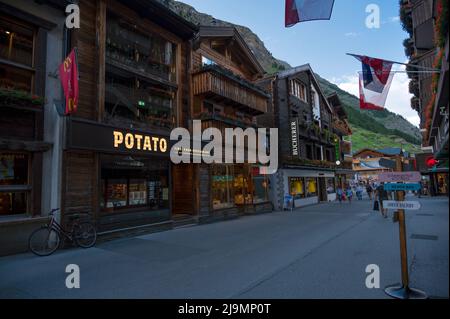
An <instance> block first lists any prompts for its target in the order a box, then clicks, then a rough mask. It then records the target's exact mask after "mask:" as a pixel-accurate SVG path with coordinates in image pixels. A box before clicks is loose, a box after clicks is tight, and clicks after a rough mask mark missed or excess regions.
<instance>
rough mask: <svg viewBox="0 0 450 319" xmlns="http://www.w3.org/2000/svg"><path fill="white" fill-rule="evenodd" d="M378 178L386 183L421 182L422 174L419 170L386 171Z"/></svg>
mask: <svg viewBox="0 0 450 319" xmlns="http://www.w3.org/2000/svg"><path fill="white" fill-rule="evenodd" d="M378 180H379V181H380V182H384V183H397V182H411V183H414V182H420V181H421V180H422V175H421V174H420V173H419V172H386V173H381V174H380V175H379V176H378Z"/></svg>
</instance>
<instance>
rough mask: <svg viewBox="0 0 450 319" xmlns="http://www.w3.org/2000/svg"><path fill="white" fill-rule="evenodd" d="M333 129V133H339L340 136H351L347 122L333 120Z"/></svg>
mask: <svg viewBox="0 0 450 319" xmlns="http://www.w3.org/2000/svg"><path fill="white" fill-rule="evenodd" d="M333 129H334V130H335V131H338V132H340V133H341V134H344V135H345V136H348V135H351V134H352V130H351V128H350V126H349V125H348V123H347V121H342V120H334V121H333Z"/></svg>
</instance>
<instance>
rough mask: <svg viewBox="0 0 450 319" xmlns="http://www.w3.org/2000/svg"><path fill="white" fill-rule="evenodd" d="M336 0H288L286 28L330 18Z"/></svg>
mask: <svg viewBox="0 0 450 319" xmlns="http://www.w3.org/2000/svg"><path fill="white" fill-rule="evenodd" d="M333 5H334V0H286V17H285V25H286V28H288V27H292V26H293V25H295V24H297V23H299V22H304V21H311V20H330V18H331V13H332V12H333Z"/></svg>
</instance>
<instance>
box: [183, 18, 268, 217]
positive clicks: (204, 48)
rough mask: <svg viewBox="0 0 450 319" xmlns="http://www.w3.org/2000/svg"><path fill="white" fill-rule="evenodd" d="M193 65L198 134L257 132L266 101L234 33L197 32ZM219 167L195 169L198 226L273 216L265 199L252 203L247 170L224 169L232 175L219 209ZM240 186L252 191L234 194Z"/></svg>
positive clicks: (257, 68) (255, 67) (253, 64)
mask: <svg viewBox="0 0 450 319" xmlns="http://www.w3.org/2000/svg"><path fill="white" fill-rule="evenodd" d="M191 64H192V72H191V88H192V94H191V105H192V107H191V114H192V119H195V120H201V121H202V129H206V128H209V127H214V128H218V129H219V130H220V131H221V132H222V133H224V132H225V129H226V128H233V129H234V128H236V127H240V128H242V129H246V128H247V127H254V128H256V127H258V122H257V117H258V116H260V115H262V114H265V113H267V111H268V103H269V99H270V95H269V94H268V93H267V92H266V91H264V90H263V89H261V88H260V87H259V86H257V85H256V84H255V81H256V80H258V79H260V78H261V77H262V76H263V74H264V70H263V69H262V67H261V65H260V64H259V63H258V61H257V60H256V58H255V57H254V55H253V54H252V52H251V50H250V49H249V48H248V46H247V45H246V43H245V41H244V40H243V39H242V37H241V35H240V34H239V32H238V31H237V30H236V29H234V28H231V27H203V26H202V27H200V31H199V34H198V35H197V37H196V39H195V40H194V42H193V51H192V60H191ZM217 167H222V168H224V167H225V166H220V165H219V166H217V165H204V164H200V165H197V166H196V171H195V182H194V187H193V190H194V194H193V197H194V198H195V199H196V208H197V212H198V218H199V220H200V221H201V222H210V221H214V220H217V219H223V218H233V217H237V216H239V215H240V214H243V213H255V212H261V211H271V205H270V203H269V200H268V199H267V200H266V201H262V202H258V203H256V202H255V196H254V194H253V192H254V189H253V188H254V183H255V182H254V178H253V176H252V175H251V172H252V168H251V165H249V164H243V165H228V166H227V167H228V168H227V172H228V173H227V175H226V178H229V175H233V174H236V175H233V176H234V179H233V182H231V183H232V184H233V186H230V189H231V190H230V189H229V190H230V191H231V192H232V195H231V198H229V205H228V207H226V208H225V207H220V201H219V200H218V199H217V189H216V187H220V186H217V184H218V183H219V182H217V180H218V179H219V178H220V177H218V176H217V174H218V173H217V172H215V170H216V169H217ZM238 171H239V174H237V173H236V172H238ZM224 174H225V173H224ZM241 181H244V183H248V185H250V186H249V187H248V188H246V189H244V190H243V189H242V188H239V190H237V187H238V186H237V185H239V183H240V182H241ZM219 184H220V183H219ZM250 193H251V194H250ZM242 197H245V199H244V201H243V202H241V200H242ZM250 198H251V199H250Z"/></svg>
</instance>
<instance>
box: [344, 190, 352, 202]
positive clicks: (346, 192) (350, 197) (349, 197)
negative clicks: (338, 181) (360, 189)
mask: <svg viewBox="0 0 450 319" xmlns="http://www.w3.org/2000/svg"><path fill="white" fill-rule="evenodd" d="M345 196H346V197H347V199H348V202H349V203H350V204H351V203H352V199H353V190H352V188H351V187H350V185H349V186H348V187H347V190H346V191H345Z"/></svg>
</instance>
